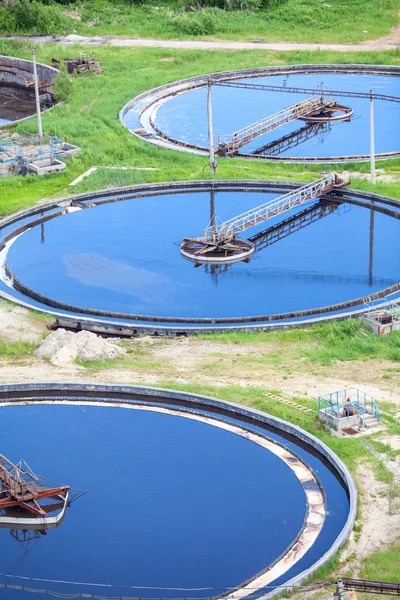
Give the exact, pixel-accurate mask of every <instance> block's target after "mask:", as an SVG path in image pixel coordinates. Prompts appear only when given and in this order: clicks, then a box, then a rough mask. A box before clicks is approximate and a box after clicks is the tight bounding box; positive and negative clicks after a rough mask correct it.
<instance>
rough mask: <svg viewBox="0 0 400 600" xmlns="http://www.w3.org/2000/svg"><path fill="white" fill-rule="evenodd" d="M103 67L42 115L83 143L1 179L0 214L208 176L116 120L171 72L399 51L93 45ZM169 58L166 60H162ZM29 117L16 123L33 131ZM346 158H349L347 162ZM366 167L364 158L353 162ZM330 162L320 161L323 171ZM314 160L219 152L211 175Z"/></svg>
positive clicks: (283, 174)
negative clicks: (50, 164)
mask: <svg viewBox="0 0 400 600" xmlns="http://www.w3.org/2000/svg"><path fill="white" fill-rule="evenodd" d="M81 49H82V48H81V47H72V48H68V49H66V48H61V47H55V46H53V45H39V46H37V55H38V60H40V61H42V62H47V63H49V62H50V61H51V57H52V56H54V55H59V56H74V55H78V53H79V50H81ZM0 53H3V54H4V53H5V54H10V55H16V56H21V57H29V55H30V44H29V43H27V42H25V43H23V42H22V43H21V42H5V41H0ZM96 53H97V55H98V57H99V59H100V62H101V64H102V67H103V69H104V74H103V75H99V76H87V77H78V78H75V79H74V89H73V94H72V98H71V100H70V101H69V102H67V103H66V104H63V105H59V106H56V107H55V108H54V109H53V110H52V111H51V112H50V113H47V114H45V115H44V116H43V127H44V130H45V131H48V132H53V131H54V130H55V128H56V130H57V134H58V135H59V136H60V137H63V138H65V139H66V140H67V141H70V142H72V143H74V144H77V145H78V146H80V147H81V148H82V152H81V154H80V155H79V156H78V157H76V158H71V159H69V160H68V169H67V171H66V172H64V173H61V174H57V175H51V176H50V177H47V178H39V177H36V176H27V177H12V178H7V179H1V180H0V216H1V215H6V214H10V213H12V212H14V211H16V210H17V209H20V208H23V207H27V206H30V205H33V204H35V203H37V202H39V201H40V199H42V198H43V199H44V198H50V197H54V196H62V195H66V194H72V193H79V192H83V191H85V190H90V189H101V188H104V187H114V186H119V185H129V184H136V183H142V182H153V181H168V180H169V181H178V180H185V179H186V180H188V179H204V178H208V177H209V174H208V173H209V172H208V169H204V166H205V165H206V162H207V161H206V159H205V158H204V157H198V156H194V155H191V154H187V153H183V152H173V151H170V150H164V149H161V148H157V147H155V146H152V145H150V144H148V143H147V142H145V141H140V140H137V139H136V138H134V137H133V136H132V135H131V134H130V133H129V132H128V131H127V130H126V129H124V128H123V127H122V126H121V124H120V122H119V120H118V111H119V110H120V109H121V107H122V106H123V105H124V104H125V103H126V102H127V101H128V100H129V99H130V98H132V97H134V96H135V95H136V94H138V93H140V92H143V91H145V90H147V89H150V88H152V87H155V86H157V85H161V84H163V83H167V82H169V81H174V80H176V79H178V78H183V77H189V76H191V75H199V74H202V73H207V72H215V71H220V70H223V69H232V68H246V67H261V66H264V65H279V64H285V63H290V64H296V63H301V62H304V63H320V62H322V63H323V62H326V63H334V62H344V63H350V62H358V63H385V64H393V65H397V64H400V53H399V52H396V51H393V52H385V53H380V54H374V53H357V54H349V55H347V54H340V55H339V54H337V53H333V52H291V53H277V52H274V53H266V52H261V51H251V52H249V51H242V52H234V53H233V52H213V51H210V52H204V51H170V50H165V49H150V48H148V49H143V48H97V49H96ZM166 59H168V60H166ZM35 127H36V121H35V119H34V118H33V119H31V120H29V121H27V122H25V123H23V124H21V125H19V126H18V127H17V128H16V130H17V131H19V132H21V133H22V132H24V131H35ZM94 165H96V166H100V167H102V166H103V167H106V166H131V167H136V168H137V167H139V168H142V167H153V168H156V169H158V170H156V171H140V170H137V171H135V170H131V171H125V172H121V171H108V170H106V169H99V170H98V171H96V172H95V173H94V175H92V176H91V177H90V178H88V179H86V180H83V181H82V183H80V184H79V185H77V186H75V187H73V188H68V184H69V183H71V181H73V180H74V179H75V178H76V177H77V176H78V175H80V174H81V173H83V172H84V171H86V170H87V169H88V168H89V167H91V166H94ZM380 166H384V167H385V169H386V170H387V173H389V174H393V175H398V174H399V173H400V160H394V161H391V162H388V163H387V164H385V163H383V164H380ZM351 167H352V165H349V168H351ZM353 167H354V169H357V170H358V171H368V165H367V164H366V165H353ZM328 169H329V166H325V167H324V171H326V170H328ZM316 171H318V167H315V166H302V165H285V164H284V163H278V164H276V163H274V164H266V163H260V162H258V161H244V160H234V161H232V160H229V159H221V160H220V164H219V168H218V173H217V176H218V178H221V179H229V178H238V177H239V178H243V179H252V178H253V179H254V178H259V179H293V180H299V181H308V180H311V179H313V178H314V177H315V172H316ZM353 185H354V186H355V187H359V188H362V189H372V188H371V186H370V184H369V183H368V182H367V181H364V180H363V181H361V180H359V181H355V182H354V184H353ZM375 189H376V191H377V192H380V193H383V194H388V195H391V196H394V197H400V181H398V180H397V181H395V182H392V183H390V184H389V183H378V184H377V186H376V188H375Z"/></svg>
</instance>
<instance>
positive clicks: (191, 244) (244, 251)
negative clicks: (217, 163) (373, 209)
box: [180, 173, 350, 264]
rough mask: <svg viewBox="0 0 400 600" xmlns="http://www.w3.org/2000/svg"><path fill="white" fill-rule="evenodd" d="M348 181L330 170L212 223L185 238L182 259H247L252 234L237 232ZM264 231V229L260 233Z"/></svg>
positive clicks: (250, 249) (182, 244)
mask: <svg viewBox="0 0 400 600" xmlns="http://www.w3.org/2000/svg"><path fill="white" fill-rule="evenodd" d="M349 183H350V177H340V176H339V175H338V174H337V173H330V174H329V175H325V176H324V177H322V178H321V179H318V180H317V181H314V182H313V183H309V184H307V185H304V186H302V187H300V188H297V189H296V190H293V191H291V192H289V193H287V194H284V195H283V196H279V197H278V198H275V199H274V200H270V201H269V202H266V203H265V204H262V205H261V206H257V207H256V208H253V209H251V210H248V211H246V212H244V213H242V214H240V215H238V216H236V217H233V218H232V219H229V220H228V221H225V222H223V223H219V224H215V222H213V221H212V222H211V224H210V225H209V226H208V227H207V228H206V229H204V231H203V233H202V235H201V236H199V237H194V238H189V237H187V238H185V239H184V240H183V241H182V243H181V245H180V249H181V254H182V256H183V257H184V258H186V259H188V260H191V261H193V262H195V263H199V264H201V263H208V262H210V263H214V264H223V263H226V264H228V263H232V262H238V261H242V260H248V258H250V256H251V255H252V254H253V253H254V251H255V243H254V241H253V240H254V237H256V236H253V239H252V238H250V240H246V239H243V238H239V237H236V236H237V234H238V233H241V232H242V231H245V230H246V229H249V228H250V227H254V226H255V225H258V224H259V223H261V222H263V221H267V220H268V219H271V218H272V217H276V216H278V215H280V214H282V213H284V212H286V211H288V210H291V209H293V208H295V207H297V206H301V205H302V204H305V203H306V202H309V201H311V200H313V199H314V198H321V197H322V196H325V195H326V194H327V193H329V192H331V191H332V190H334V189H336V188H340V187H343V186H345V185H348V184H349ZM263 233H264V234H265V233H266V232H263Z"/></svg>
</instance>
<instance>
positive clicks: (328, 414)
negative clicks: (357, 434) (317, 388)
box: [318, 388, 381, 429]
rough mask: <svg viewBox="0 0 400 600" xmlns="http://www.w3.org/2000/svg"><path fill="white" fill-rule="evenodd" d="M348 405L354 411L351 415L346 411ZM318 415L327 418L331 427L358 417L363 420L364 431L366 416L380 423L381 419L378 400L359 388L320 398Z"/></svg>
mask: <svg viewBox="0 0 400 600" xmlns="http://www.w3.org/2000/svg"><path fill="white" fill-rule="evenodd" d="M347 399H349V400H350V403H348V402H347ZM348 404H350V407H351V410H352V413H351V414H350V412H349V411H348V410H346V406H347V405H348ZM318 414H319V415H320V416H321V417H325V421H326V423H328V422H329V425H330V427H333V425H334V422H335V421H337V422H339V423H340V421H341V420H344V419H345V420H346V421H348V420H349V419H350V417H352V416H358V417H360V418H361V422H362V429H364V418H365V416H366V415H372V416H373V417H375V418H376V419H377V420H378V422H380V418H381V413H380V410H379V408H378V403H377V401H376V399H375V398H374V397H373V396H371V395H370V394H368V393H367V392H363V391H362V390H359V389H357V388H346V389H344V390H338V391H336V392H330V393H329V394H323V395H321V396H318ZM339 423H338V424H339ZM338 428H339V427H338Z"/></svg>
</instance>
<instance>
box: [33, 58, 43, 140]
mask: <svg viewBox="0 0 400 600" xmlns="http://www.w3.org/2000/svg"><path fill="white" fill-rule="evenodd" d="M32 61H33V79H34V82H35V99H36V114H37V121H38V134H39V142H40V143H42V141H43V130H42V115H41V112H40V96H39V81H38V76H37V69H36V54H35V50H34V49H33V48H32Z"/></svg>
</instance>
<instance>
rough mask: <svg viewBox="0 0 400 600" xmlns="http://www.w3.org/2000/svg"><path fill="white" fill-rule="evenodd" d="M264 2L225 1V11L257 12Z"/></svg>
mask: <svg viewBox="0 0 400 600" xmlns="http://www.w3.org/2000/svg"><path fill="white" fill-rule="evenodd" d="M262 5H263V0H224V9H225V10H229V11H231V10H247V11H250V12H255V11H257V10H259V9H260V8H261V6H262Z"/></svg>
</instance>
